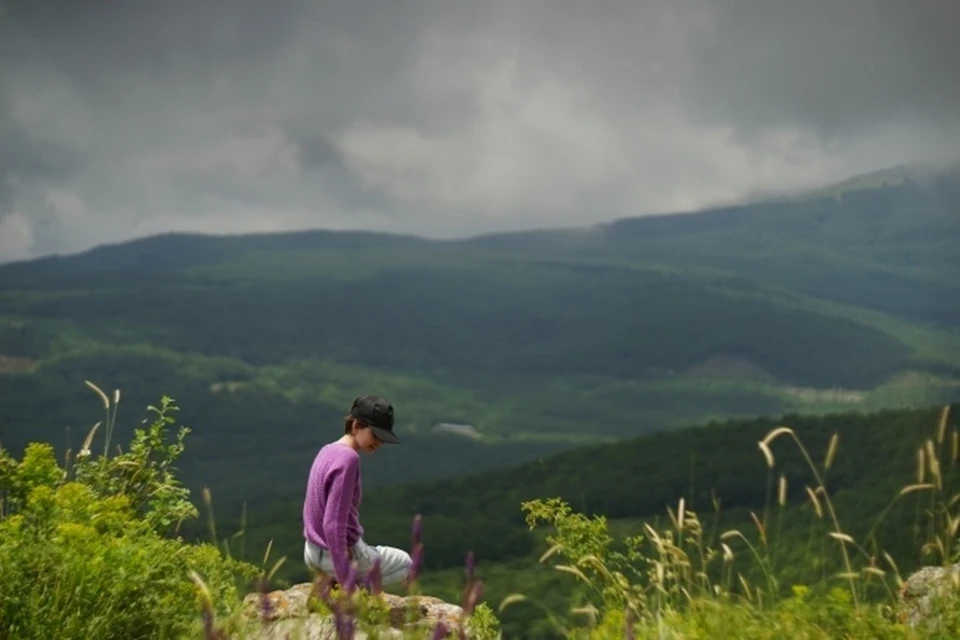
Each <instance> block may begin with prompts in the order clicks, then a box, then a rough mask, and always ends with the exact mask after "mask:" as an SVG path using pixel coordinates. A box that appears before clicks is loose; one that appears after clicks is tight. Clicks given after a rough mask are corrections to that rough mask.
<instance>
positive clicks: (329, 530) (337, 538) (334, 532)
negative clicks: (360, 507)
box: [323, 456, 359, 584]
mask: <svg viewBox="0 0 960 640" xmlns="http://www.w3.org/2000/svg"><path fill="white" fill-rule="evenodd" d="M358 471H359V466H358V460H357V458H356V457H352V456H351V457H350V458H347V459H346V460H345V461H344V463H343V464H342V465H340V466H337V467H336V468H334V469H331V470H330V476H329V482H330V485H329V486H330V489H329V491H330V492H329V494H328V497H327V508H326V511H325V512H324V514H323V538H324V540H325V541H326V543H327V546H328V550H329V551H330V559H331V560H332V561H333V566H334V569H335V571H336V574H337V582H338V583H340V584H344V582H346V580H347V573H348V572H349V570H350V554H349V550H348V549H347V517H348V515H349V513H350V503H351V500H352V499H353V491H354V487H355V486H356V479H357V472H358Z"/></svg>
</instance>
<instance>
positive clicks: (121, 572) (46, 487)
mask: <svg viewBox="0 0 960 640" xmlns="http://www.w3.org/2000/svg"><path fill="white" fill-rule="evenodd" d="M151 409H152V410H153V411H154V412H155V413H156V418H155V420H154V421H153V423H152V424H151V425H150V426H149V427H148V428H147V429H145V430H137V433H136V435H135V437H134V440H133V442H132V444H131V446H130V447H129V451H128V452H127V453H121V454H119V455H117V456H115V457H107V456H102V457H99V458H94V457H93V456H92V455H89V446H90V440H91V439H92V435H93V433H91V438H88V442H87V443H85V446H84V450H83V451H82V452H81V453H82V455H80V456H79V457H78V459H77V461H76V464H75V466H74V468H73V469H63V468H61V467H60V466H59V464H58V463H57V460H56V457H55V455H54V451H53V448H52V447H51V446H50V445H48V444H44V443H32V444H30V445H29V446H28V447H27V448H26V450H25V452H24V455H23V459H22V460H20V461H19V462H18V461H16V460H15V459H13V458H12V457H11V456H10V455H9V454H8V453H6V452H4V451H2V450H0V504H2V507H3V508H2V511H0V585H2V587H0V589H2V593H0V637H3V638H18V639H24V640H26V639H29V638H54V637H56V638H101V639H104V640H107V639H110V638H124V639H129V638H182V637H185V636H193V637H197V634H198V633H199V631H200V625H201V624H202V617H201V613H202V612H203V609H204V605H205V604H206V603H207V600H206V598H205V597H204V594H203V591H202V590H201V589H198V587H197V585H196V584H195V582H194V579H193V578H192V576H199V577H201V578H202V580H203V582H204V583H205V585H206V590H207V593H208V594H209V597H210V600H211V601H212V603H213V607H214V608H213V611H212V612H211V613H213V614H214V615H222V616H224V617H226V616H228V615H229V614H230V612H231V611H233V610H234V609H235V608H236V605H237V603H238V602H239V596H240V593H239V589H241V588H243V585H244V584H245V583H246V582H247V581H249V580H252V579H253V578H254V577H255V576H256V575H257V573H258V571H257V569H256V568H255V567H252V566H250V565H246V564H244V563H240V562H236V561H234V560H232V559H230V558H227V557H224V555H223V554H221V552H220V551H219V549H217V547H215V546H213V545H209V544H186V543H184V542H183V541H182V540H181V539H178V538H174V537H169V536H165V535H164V534H163V531H164V530H165V529H167V528H168V527H169V526H170V525H171V524H176V523H178V522H180V521H182V520H183V519H185V518H189V517H192V516H194V515H195V514H196V509H195V508H194V507H193V505H191V504H190V502H189V499H188V494H187V492H186V490H185V489H183V488H182V487H180V486H179V484H178V482H177V480H176V478H175V477H174V475H173V468H172V463H173V461H174V460H175V459H176V457H177V456H178V455H179V453H180V452H181V451H182V439H183V436H184V435H185V433H186V431H185V430H181V431H180V434H179V436H178V439H177V441H176V442H175V443H174V444H172V445H169V444H166V442H165V440H166V428H167V426H168V425H169V424H170V423H171V422H172V420H171V419H170V418H169V415H168V414H169V413H170V412H171V411H173V410H175V406H174V405H173V403H172V401H171V400H170V399H169V398H164V399H163V402H162V403H161V407H160V408H159V409H153V408H151Z"/></svg>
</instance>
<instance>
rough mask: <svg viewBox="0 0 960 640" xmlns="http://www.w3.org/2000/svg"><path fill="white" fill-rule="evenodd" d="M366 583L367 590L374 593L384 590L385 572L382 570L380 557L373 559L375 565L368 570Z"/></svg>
mask: <svg viewBox="0 0 960 640" xmlns="http://www.w3.org/2000/svg"><path fill="white" fill-rule="evenodd" d="M364 585H365V586H366V588H367V591H369V592H370V593H373V594H379V593H381V592H382V591H383V574H382V573H381V571H380V558H379V557H377V558H376V559H375V560H374V561H373V566H372V567H371V568H370V571H369V572H367V575H366V577H365V580H364Z"/></svg>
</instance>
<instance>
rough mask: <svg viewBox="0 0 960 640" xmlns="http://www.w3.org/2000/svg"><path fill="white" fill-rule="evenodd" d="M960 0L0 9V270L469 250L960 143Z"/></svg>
mask: <svg viewBox="0 0 960 640" xmlns="http://www.w3.org/2000/svg"><path fill="white" fill-rule="evenodd" d="M957 24H960V2H956V0H915V1H914V2H903V1H902V0H877V1H874V2H868V1H866V0H843V2H837V1H836V0H807V1H805V2H792V3H786V2H769V1H767V0H755V1H753V2H746V1H738V0H730V1H725V0H709V1H707V0H683V1H678V0H651V1H647V0H632V1H628V0H590V1H589V2H588V1H581V2H574V1H573V0H549V1H548V0H484V1H480V0H470V1H469V2H468V1H466V0H390V1H389V2H385V1H383V0H378V1H376V2H374V1H372V0H351V1H350V2H332V1H328V0H314V1H312V2H311V1H308V0H271V2H263V1H262V0H234V1H232V2H227V1H226V0H203V1H202V2H197V1H194V0H189V1H188V0H168V1H166V2H156V1H147V0H123V1H120V0H99V1H93V0H91V1H87V2H76V1H75V0H0V261H10V260H17V259H24V258H29V257H34V256H40V255H48V254H51V253H70V252H76V251H81V250H84V249H87V248H89V247H92V246H95V245H98V244H102V243H108V242H117V241H123V240H127V239H131V238H135V237H142V236H145V235H151V234H156V233H162V232H168V231H189V232H203V233H248V232H261V231H277V230H295V229H305V228H328V229H364V230H376V231H390V232H398V233H414V234H419V235H425V236H429V237H437V238H443V237H458V236H464V235H473V234H479V233H487V232H493V231H510V230H517V229H529V228H542V227H561V226H571V225H590V224H595V223H598V222H602V221H607V220H611V219H615V218H622V217H627V216H639V215H648V214H652V213H662V212H674V211H690V210H695V209H698V208H703V207H708V206H710V205H713V204H717V203H724V202H730V201H736V200H738V199H742V198H748V197H751V196H752V195H754V194H756V193H758V192H771V191H778V190H792V189H800V188H804V187H807V186H814V185H820V184H823V183H830V182H835V181H839V180H841V179H844V178H847V177H849V176H851V175H856V174H858V173H862V172H866V171H871V170H875V169H880V168H883V167H887V166H891V165H897V164H900V163H909V162H916V161H938V160H940V159H943V158H955V157H956V155H958V153H960V152H958V151H957V150H958V149H960V39H958V38H956V35H955V26H956V25H957Z"/></svg>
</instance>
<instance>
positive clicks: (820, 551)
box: [197, 404, 960, 637]
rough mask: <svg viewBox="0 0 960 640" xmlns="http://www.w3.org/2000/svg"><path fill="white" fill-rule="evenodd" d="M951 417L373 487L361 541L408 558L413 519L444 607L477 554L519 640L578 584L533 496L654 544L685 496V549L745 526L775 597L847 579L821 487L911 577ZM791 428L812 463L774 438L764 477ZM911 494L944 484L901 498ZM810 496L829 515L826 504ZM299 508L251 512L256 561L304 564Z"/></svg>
mask: <svg viewBox="0 0 960 640" xmlns="http://www.w3.org/2000/svg"><path fill="white" fill-rule="evenodd" d="M958 410H960V405H958V404H954V405H952V406H948V407H923V408H918V409H896V410H883V411H877V412H870V413H853V412H851V413H839V414H834V415H828V416H800V415H785V416H781V417H779V418H777V419H774V418H754V419H738V420H729V421H722V422H715V423H710V424H702V425H697V426H694V427H690V428H685V429H675V430H671V431H669V432H658V433H656V434H649V435H646V436H641V437H637V438H627V439H623V440H621V441H619V442H616V443H607V444H597V445H591V446H584V447H576V448H573V449H570V450H567V451H564V452H561V453H555V454H553V455H549V456H544V457H543V458H540V459H538V460H535V461H530V462H526V463H523V464H519V465H515V466H511V467H509V468H505V469H501V470H496V471H487V472H484V473H475V474H467V475H464V476H461V477H459V478H455V479H448V480H443V481H435V482H429V483H418V484H412V485H406V486H400V487H390V488H381V489H378V490H375V491H373V492H369V493H367V494H365V496H364V502H363V504H362V506H361V519H362V521H363V523H364V527H365V535H366V536H367V539H368V540H376V541H377V543H378V544H388V545H397V546H401V547H407V546H408V545H409V535H410V522H411V519H412V516H413V514H420V515H421V516H422V528H423V539H424V545H425V552H424V556H423V558H424V567H425V571H424V574H423V580H424V587H426V588H427V589H429V592H430V593H433V594H436V595H438V596H440V597H445V598H455V597H456V595H457V593H458V590H459V589H461V588H462V575H463V569H462V564H463V558H464V555H465V553H466V552H467V551H473V552H474V554H475V558H476V561H477V567H478V573H479V576H480V578H481V579H483V580H484V582H485V585H484V586H485V591H484V593H485V597H487V598H488V601H489V602H490V603H491V604H493V605H496V604H497V603H499V602H500V601H501V600H502V599H503V598H505V597H507V596H508V595H510V594H512V593H517V592H521V593H524V594H525V595H526V596H528V597H529V598H530V602H531V604H527V605H524V606H521V607H518V608H511V609H510V610H508V613H507V615H506V616H505V618H504V621H505V623H506V624H507V625H508V626H509V627H510V628H511V629H512V630H513V631H514V634H515V635H516V636H519V635H523V636H524V637H556V636H555V635H549V634H546V633H544V634H543V635H539V634H535V633H533V632H532V631H531V629H537V628H541V629H542V628H543V627H544V626H547V625H544V623H545V622H546V621H545V619H544V618H545V616H544V612H543V611H542V610H540V609H539V606H540V605H543V604H551V605H552V606H553V607H555V608H554V610H553V613H555V614H559V615H560V616H561V618H562V617H563V616H564V614H565V613H566V611H567V610H568V608H569V607H570V606H572V605H571V600H572V598H571V593H572V592H573V591H574V589H575V587H576V586H577V582H576V580H575V579H574V578H573V577H572V576H570V575H569V574H560V573H559V572H557V571H554V570H551V569H550V568H549V566H544V565H543V564H541V563H540V562H538V558H539V557H540V556H541V554H543V553H544V552H545V551H547V549H548V548H549V546H550V545H549V544H548V543H547V542H546V541H545V540H544V539H543V534H544V532H543V531H542V530H541V529H537V530H531V529H530V528H529V526H528V523H527V522H526V521H525V512H524V509H523V504H524V503H525V502H526V501H530V500H536V499H539V500H549V499H552V498H559V499H562V500H563V501H565V502H566V503H567V504H568V505H570V507H571V508H572V509H573V510H575V511H577V512H579V513H582V514H584V515H586V516H588V517H602V518H604V520H605V521H606V523H607V527H608V529H609V530H610V531H611V533H612V534H614V536H615V537H616V538H618V539H620V540H622V539H623V538H625V537H626V536H644V537H645V538H647V539H649V538H650V536H649V534H648V533H646V532H645V530H644V529H643V525H644V524H645V523H647V524H650V525H651V526H653V527H654V528H655V529H657V530H662V528H664V527H669V524H670V521H669V519H668V515H667V514H668V510H672V511H673V513H674V514H676V513H677V511H678V505H679V503H680V501H681V500H683V501H684V509H685V511H686V513H688V514H695V517H696V520H697V522H699V523H700V525H702V526H701V527H694V526H692V525H688V528H689V531H688V534H687V535H688V536H689V539H696V538H697V537H698V533H697V532H698V531H699V532H702V536H703V541H704V544H705V546H707V547H709V548H713V549H718V548H720V535H721V534H722V533H723V532H725V531H729V530H731V529H737V530H739V531H740V532H741V533H743V534H744V535H745V536H746V537H745V540H748V541H749V542H750V543H751V544H752V545H753V547H754V548H755V549H756V550H758V551H759V552H760V553H761V554H763V555H766V554H767V553H769V554H770V556H771V557H770V568H771V569H772V570H775V572H776V574H777V576H778V577H780V578H783V579H784V580H785V581H784V583H783V584H782V585H781V587H782V589H783V590H784V591H785V592H787V591H789V589H790V587H791V586H792V585H793V584H804V585H808V586H810V587H812V588H817V587H819V586H821V583H825V584H826V585H827V586H835V585H836V584H837V582H836V581H833V580H829V579H828V578H827V576H831V575H832V574H834V573H836V572H839V571H841V570H843V565H842V563H841V561H840V558H839V557H838V555H839V554H837V553H836V551H837V548H836V547H835V546H834V545H833V544H832V543H828V542H827V541H830V538H829V531H830V530H831V529H832V526H833V525H832V523H831V521H830V520H829V519H828V516H826V515H824V518H823V519H820V518H817V517H816V514H815V510H814V507H813V503H812V502H811V499H810V492H808V489H810V490H811V491H812V490H813V489H815V488H817V487H818V485H819V480H821V479H822V481H823V483H824V486H825V487H826V489H827V491H828V492H829V499H830V501H831V504H832V507H833V509H834V512H835V514H836V517H837V519H838V520H837V521H838V522H839V523H840V525H839V526H840V527H842V531H843V532H844V533H845V534H847V535H850V536H852V537H853V538H854V540H855V541H856V542H857V544H858V545H859V546H857V547H855V548H856V549H857V550H858V553H857V556H858V557H857V558H856V559H855V563H856V565H862V564H866V563H867V559H865V558H863V557H861V556H860V551H862V552H863V553H864V554H870V555H872V556H874V557H875V558H876V559H877V561H878V562H877V564H878V566H880V567H882V568H883V569H884V570H885V571H889V570H890V566H889V565H888V564H887V561H886V560H884V559H883V555H882V554H883V553H884V552H886V553H889V554H890V557H891V558H892V559H893V561H894V563H895V564H896V567H897V568H898V570H899V571H900V572H901V573H900V575H902V576H906V575H908V574H909V573H911V572H912V571H915V570H916V569H917V568H919V567H920V566H921V565H923V564H931V563H932V564H937V563H938V558H937V557H936V553H935V551H934V553H933V554H932V555H928V554H921V553H920V551H921V549H922V548H923V546H924V543H925V542H926V541H927V540H929V539H930V538H931V537H932V536H933V535H941V536H942V535H943V533H942V531H941V530H940V528H939V525H938V524H937V522H939V523H941V524H942V523H943V519H944V518H943V516H942V515H938V516H937V517H938V518H939V520H937V521H935V522H934V524H933V527H934V528H933V529H928V523H929V522H930V520H929V518H930V514H931V511H932V512H934V513H937V514H939V513H940V511H939V509H941V508H944V507H945V505H946V503H947V502H950V501H951V499H952V498H953V497H954V496H955V495H957V491H958V490H960V476H958V475H957V472H958V470H960V468H958V461H960V460H958V455H957V452H958V448H957V442H958V428H960V422H958V413H957V412H958ZM784 426H786V427H788V428H790V429H792V431H793V432H794V433H795V434H796V436H797V438H798V440H799V443H800V445H802V446H803V448H804V450H805V452H806V453H807V455H809V456H810V459H811V462H810V463H808V462H807V460H806V459H805V458H804V455H803V454H804V451H801V449H800V447H799V446H798V444H797V442H794V441H793V440H792V439H791V437H789V436H786V435H784V436H782V437H780V438H778V439H776V440H773V441H771V442H770V445H769V450H770V452H771V456H772V461H773V467H772V468H771V467H769V466H768V462H767V460H766V459H765V456H764V454H763V452H762V451H761V450H760V449H759V447H758V445H757V443H758V442H759V441H761V440H764V439H765V437H766V436H767V435H768V434H770V433H771V432H772V431H773V430H774V429H776V428H779V427H784ZM834 437H836V438H837V440H836V445H835V446H834V447H833V451H834V454H833V455H832V456H830V455H829V454H828V452H829V451H830V450H831V441H832V440H833V438H834ZM918 452H922V453H920V454H918ZM918 455H919V456H922V457H923V462H922V463H918ZM828 460H829V462H828ZM811 463H812V464H813V465H814V466H815V467H816V473H817V474H819V478H818V477H817V476H815V475H814V472H813V470H811V468H810V464H811ZM918 473H920V474H922V476H921V477H919V478H918ZM781 477H782V478H783V482H784V483H785V484H784V485H783V492H782V493H781V492H780V489H779V487H780V484H779V483H780V478H781ZM918 483H930V484H929V485H928V487H932V486H934V485H936V486H939V487H940V489H939V490H938V491H937V492H936V493H932V492H927V491H913V492H912V493H910V492H907V493H906V494H901V490H902V489H903V488H904V487H906V486H909V485H915V484H918ZM781 495H782V498H783V504H782V509H781V506H780V498H781ZM818 495H819V500H820V505H821V507H822V504H823V502H824V501H825V497H824V496H823V495H822V494H819V493H818ZM299 509H300V496H290V499H289V501H287V500H283V499H278V500H277V501H276V502H274V503H273V504H271V505H269V506H268V507H267V506H265V507H264V508H263V509H261V510H259V511H258V512H257V513H256V514H255V515H253V516H251V517H250V518H249V519H248V520H247V522H246V528H245V530H246V532H247V534H246V536H245V544H246V548H247V549H251V550H254V551H253V552H252V555H253V556H254V557H255V556H256V553H257V552H258V551H259V550H261V549H263V548H265V547H266V545H267V544H268V542H272V550H273V553H274V554H275V556H274V557H281V556H284V555H286V556H287V557H288V559H289V560H296V559H297V558H299V554H300V553H301V545H302V539H301V537H300V531H299V528H298V523H299V520H298V518H299ZM752 514H753V515H752ZM219 515H224V514H223V513H222V512H221V513H220V514H219ZM227 515H232V514H227ZM754 515H755V516H756V518H757V520H756V521H755V520H754V518H753V516H754ZM228 521H229V524H227V523H225V522H222V521H221V522H220V526H221V527H222V530H223V531H224V532H233V531H238V530H240V527H239V522H237V521H236V519H235V518H232V517H231V518H229V519H228ZM755 523H763V525H764V526H765V532H766V538H763V537H761V536H760V535H758V530H757V524H755ZM571 530H574V531H575V530H576V529H575V528H574V527H571ZM197 535H199V536H201V537H203V536H205V535H206V534H205V532H203V531H198V532H197ZM727 544H728V545H729V546H730V547H733V548H734V549H736V557H737V560H736V565H735V568H734V570H733V571H742V572H743V574H744V576H745V577H747V579H748V581H749V583H750V584H757V583H758V581H759V582H761V583H762V575H760V574H759V572H758V571H757V567H756V565H755V564H754V562H753V560H752V558H751V557H750V554H749V553H747V549H746V548H745V547H744V546H743V545H742V544H740V542H739V541H738V540H736V539H735V538H734V539H727ZM690 546H692V544H690V545H688V547H687V548H688V549H689V548H690ZM851 548H853V547H851ZM949 548H950V549H951V550H952V547H949ZM933 549H934V550H935V549H936V547H933ZM927 551H928V552H929V551H931V549H929V548H928V549H927ZM951 552H952V551H948V554H949V553H951ZM550 564H553V562H551V563H550ZM718 564H719V562H717V563H716V564H715V566H714V568H717V567H716V565H718ZM731 575H732V574H731ZM282 577H283V578H284V579H286V580H290V581H294V582H297V581H301V580H304V579H306V577H307V576H306V573H305V571H304V569H303V567H302V565H301V564H300V563H299V562H296V561H295V562H288V563H286V565H285V566H284V569H283V572H282ZM891 582H892V580H891Z"/></svg>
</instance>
